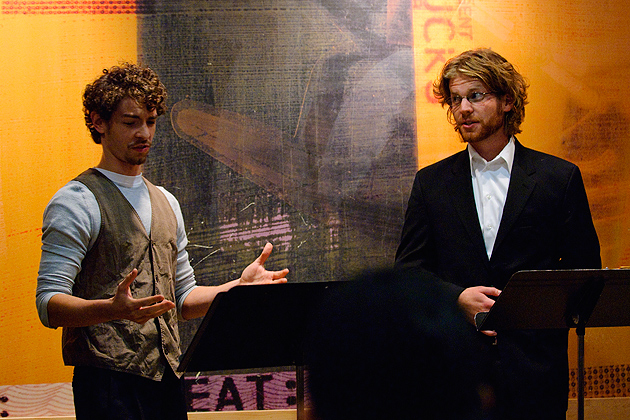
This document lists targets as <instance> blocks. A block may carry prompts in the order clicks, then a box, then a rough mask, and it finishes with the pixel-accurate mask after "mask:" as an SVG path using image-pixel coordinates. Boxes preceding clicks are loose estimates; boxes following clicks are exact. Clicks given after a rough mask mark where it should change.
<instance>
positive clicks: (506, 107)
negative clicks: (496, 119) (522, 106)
mask: <svg viewBox="0 0 630 420" xmlns="http://www.w3.org/2000/svg"><path fill="white" fill-rule="evenodd" d="M513 108H514V98H512V97H511V96H510V95H505V96H504V97H503V112H510V111H511V110H512V109H513Z"/></svg>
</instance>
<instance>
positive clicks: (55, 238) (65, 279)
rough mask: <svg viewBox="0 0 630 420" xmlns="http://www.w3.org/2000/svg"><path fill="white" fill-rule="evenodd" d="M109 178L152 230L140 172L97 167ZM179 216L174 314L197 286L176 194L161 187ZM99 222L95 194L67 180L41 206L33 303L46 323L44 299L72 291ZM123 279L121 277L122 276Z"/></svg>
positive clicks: (144, 185)
mask: <svg viewBox="0 0 630 420" xmlns="http://www.w3.org/2000/svg"><path fill="white" fill-rule="evenodd" d="M98 170H99V171H100V172H102V173H103V174H104V175H105V176H107V178H109V179H110V180H112V181H113V182H114V183H115V184H116V186H117V187H118V189H119V190H120V191H121V192H122V193H123V195H124V196H125V198H126V199H127V200H128V201H129V202H130V203H131V205H132V206H133V208H134V209H135V210H136V212H137V213H138V216H140V220H142V223H143V225H144V227H145V229H146V231H147V233H149V232H150V231H151V200H150V198H149V191H148V189H147V187H146V184H145V183H144V181H143V180H142V176H140V175H139V176H135V177H133V176H125V175H120V174H117V173H114V172H109V171H104V170H101V169H98ZM158 188H160V190H161V191H162V192H163V193H164V194H165V195H166V198H167V199H168V202H169V203H170V205H171V207H172V208H173V212H174V213H175V217H176V218H177V250H178V254H177V272H176V276H175V299H176V302H175V303H176V305H177V310H178V313H180V314H181V308H182V305H183V303H184V300H185V299H186V297H187V296H188V294H189V293H190V292H191V291H192V290H193V289H194V288H195V287H196V281H195V275H194V272H193V269H192V267H191V265H190V262H189V259H188V252H187V251H186V245H188V238H187V236H186V231H185V228H184V218H183V216H182V212H181V209H180V207H179V203H178V202H177V199H176V198H175V197H174V196H173V195H172V194H171V193H169V192H168V191H166V190H165V189H164V188H162V187H158ZM100 226H101V212H100V208H99V206H98V202H97V201H96V197H94V194H92V192H91V191H90V190H89V189H88V188H87V187H86V186H85V185H84V184H82V183H80V182H78V181H70V182H69V183H67V184H66V185H65V186H63V187H62V188H61V189H60V190H59V191H57V193H55V195H54V196H53V197H52V199H51V200H50V202H49V203H48V205H47V206H46V210H45V211H44V222H43V226H42V256H41V260H40V264H39V275H38V277H37V290H36V305H37V311H38V313H39V318H40V320H41V322H42V324H44V325H45V326H47V327H50V325H49V323H48V302H49V301H50V298H52V297H53V296H54V295H56V294H58V293H65V294H68V295H71V294H72V287H73V285H74V279H75V278H76V276H77V274H78V273H79V271H80V270H81V262H82V261H83V258H84V257H85V255H86V253H87V252H88V250H89V249H91V247H92V246H93V245H94V242H95V241H96V238H97V237H98V234H99V231H100ZM121 280H122V279H121Z"/></svg>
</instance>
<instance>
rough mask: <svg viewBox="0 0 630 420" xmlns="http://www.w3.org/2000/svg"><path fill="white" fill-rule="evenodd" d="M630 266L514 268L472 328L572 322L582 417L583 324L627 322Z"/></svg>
mask: <svg viewBox="0 0 630 420" xmlns="http://www.w3.org/2000/svg"><path fill="white" fill-rule="evenodd" d="M628 302H630V270H628V269H603V270H535V271H519V272H517V273H515V274H514V275H513V276H512V277H511V278H510V280H509V281H508V283H507V285H506V286H505V288H504V289H503V291H502V292H501V295H499V297H498V298H497V300H496V302H495V304H494V305H493V306H492V308H491V309H490V311H489V312H483V313H479V314H477V316H475V323H476V324H477V329H478V330H480V331H484V330H494V331H501V330H510V329H550V328H575V329H576V333H577V336H578V419H579V420H583V419H584V335H585V333H586V327H620V326H630V311H629V310H628Z"/></svg>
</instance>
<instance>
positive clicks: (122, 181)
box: [94, 168, 144, 188]
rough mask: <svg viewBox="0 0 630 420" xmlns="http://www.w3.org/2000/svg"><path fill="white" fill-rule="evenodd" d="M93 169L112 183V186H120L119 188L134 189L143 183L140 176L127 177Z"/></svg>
mask: <svg viewBox="0 0 630 420" xmlns="http://www.w3.org/2000/svg"><path fill="white" fill-rule="evenodd" d="M94 169H96V170H97V171H99V172H100V173H102V174H103V175H105V176H106V177H107V178H109V179H110V180H111V181H113V182H114V184H117V185H120V186H121V187H126V188H136V187H138V186H140V185H142V184H143V183H144V181H143V180H142V174H140V175H136V176H129V175H122V174H119V173H116V172H112V171H108V170H105V169H101V168H94Z"/></svg>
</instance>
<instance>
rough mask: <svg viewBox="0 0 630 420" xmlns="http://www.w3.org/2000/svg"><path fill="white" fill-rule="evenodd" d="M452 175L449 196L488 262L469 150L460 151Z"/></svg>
mask: <svg viewBox="0 0 630 420" xmlns="http://www.w3.org/2000/svg"><path fill="white" fill-rule="evenodd" d="M452 175H453V178H452V180H451V182H448V188H449V196H450V198H451V201H452V202H453V205H454V207H455V209H456V210H457V213H458V214H459V217H460V220H461V222H462V224H463V225H464V227H465V229H466V232H467V233H468V235H469V236H470V239H471V241H472V243H473V244H474V247H475V249H477V250H478V251H479V256H480V257H481V258H482V259H483V260H484V261H485V262H486V263H487V262H488V254H487V253H486V245H485V243H484V241H483V235H482V233H481V226H479V216H478V215H477V206H476V205H475V197H474V194H473V189H472V181H471V174H470V158H469V157H468V151H467V150H464V151H463V152H460V154H459V155H458V156H457V159H456V160H455V164H454V165H453V167H452Z"/></svg>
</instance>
